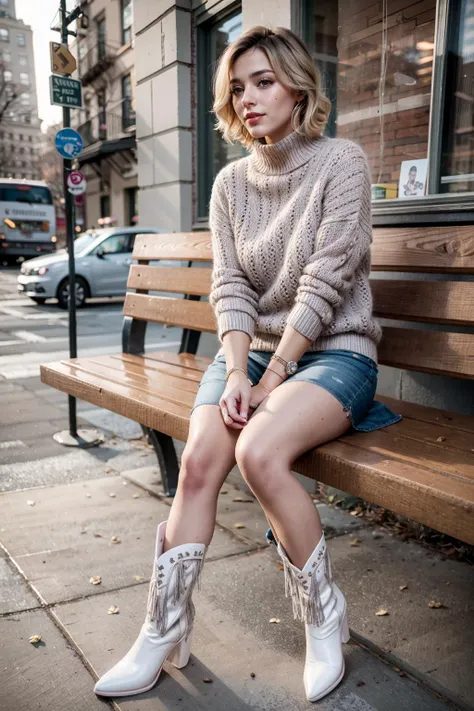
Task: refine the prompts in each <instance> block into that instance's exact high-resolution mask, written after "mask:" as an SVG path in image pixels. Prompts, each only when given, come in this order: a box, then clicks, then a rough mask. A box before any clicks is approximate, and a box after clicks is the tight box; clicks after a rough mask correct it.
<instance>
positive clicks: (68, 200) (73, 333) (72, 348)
mask: <svg viewBox="0 0 474 711" xmlns="http://www.w3.org/2000/svg"><path fill="white" fill-rule="evenodd" d="M60 12H61V42H62V43H63V44H65V45H66V47H67V40H68V31H67V24H66V0H61V7H60ZM70 125H71V109H70V108H68V107H67V106H63V128H69V127H70ZM63 166H64V169H63V180H64V199H65V205H64V207H65V210H66V241H67V250H68V257H69V299H68V305H69V357H70V358H77V327H76V265H75V260H74V200H73V196H72V195H71V193H70V192H69V190H68V185H67V179H68V176H69V173H70V172H71V170H72V160H71V159H70V158H63ZM68 399H69V434H70V435H71V437H74V438H77V415H76V398H75V397H73V396H72V395H68Z"/></svg>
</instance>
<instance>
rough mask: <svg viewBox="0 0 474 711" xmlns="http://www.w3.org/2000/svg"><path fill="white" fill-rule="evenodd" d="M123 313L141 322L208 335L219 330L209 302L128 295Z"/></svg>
mask: <svg viewBox="0 0 474 711" xmlns="http://www.w3.org/2000/svg"><path fill="white" fill-rule="evenodd" d="M123 312H124V314H125V315H126V316H131V317H132V318H136V319H138V320H140V321H153V322H155V323H167V324H170V325H173V326H181V327H182V328H194V329H196V330H198V331H206V332H208V333H215V332H216V330H217V324H216V319H215V317H214V312H213V310H212V307H211V305H210V304H209V302H207V301H188V300H187V299H173V298H166V297H163V296H149V295H148V294H131V293H128V294H127V295H126V296H125V304H124V307H123Z"/></svg>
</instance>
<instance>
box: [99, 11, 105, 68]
mask: <svg viewBox="0 0 474 711" xmlns="http://www.w3.org/2000/svg"><path fill="white" fill-rule="evenodd" d="M105 30H106V28H105V17H102V18H101V19H100V20H97V60H98V61H99V62H101V61H102V60H103V59H104V58H105V40H106V31H105Z"/></svg>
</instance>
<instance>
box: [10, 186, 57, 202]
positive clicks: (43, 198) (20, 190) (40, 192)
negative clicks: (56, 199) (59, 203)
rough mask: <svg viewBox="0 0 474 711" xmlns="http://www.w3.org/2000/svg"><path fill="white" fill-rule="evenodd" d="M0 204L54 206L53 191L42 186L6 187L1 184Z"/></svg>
mask: <svg viewBox="0 0 474 711" xmlns="http://www.w3.org/2000/svg"><path fill="white" fill-rule="evenodd" d="M0 202H26V203H28V204H30V205H52V204H53V198H52V195H51V191H50V190H49V189H48V188H45V187H42V186H41V185H23V184H21V185H5V184H3V185H2V184H1V183H0Z"/></svg>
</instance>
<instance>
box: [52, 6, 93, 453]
mask: <svg viewBox="0 0 474 711" xmlns="http://www.w3.org/2000/svg"><path fill="white" fill-rule="evenodd" d="M59 12H60V15H61V26H60V31H61V43H62V48H63V50H62V57H63V59H64V61H66V60H68V61H69V65H68V66H67V68H66V66H63V67H62V68H61V67H60V68H59V71H62V73H63V74H65V73H66V71H67V72H71V73H72V72H73V71H74V68H75V66H76V61H75V59H74V57H73V56H72V55H71V53H70V52H69V50H68V46H67V40H68V35H69V34H75V33H73V32H72V33H71V32H70V31H69V30H68V25H69V24H70V23H71V22H73V21H74V20H76V19H77V18H78V17H80V16H81V14H83V10H82V7H81V6H78V7H76V9H75V10H73V12H71V13H70V14H69V15H67V11H66V0H60V6H59ZM55 29H56V28H55ZM58 30H59V28H58ZM56 49H57V47H55V50H56ZM51 54H52V59H53V58H54V54H53V52H52V53H51ZM51 64H52V65H53V71H54V69H56V70H58V67H57V66H56V65H55V64H54V62H53V61H52V62H51ZM55 76H56V75H52V76H51V79H50V87H51V103H52V104H54V103H58V102H59V103H60V105H62V107H63V128H62V130H61V131H58V133H57V134H56V148H57V150H58V152H59V153H60V154H61V155H62V156H63V161H64V162H63V181H64V207H65V212H66V240H67V250H68V263H69V298H68V308H69V356H70V358H77V328H76V264H75V259H74V231H75V230H74V199H73V194H72V191H73V189H74V187H77V186H75V185H74V177H73V180H72V184H70V182H71V181H70V180H69V178H70V175H71V171H72V158H73V157H74V155H77V154H78V153H79V152H80V150H81V149H82V139H81V137H80V135H79V134H78V133H77V131H74V130H73V129H71V108H70V106H71V105H72V106H73V107H75V108H81V106H82V95H81V84H80V82H78V81H77V80H65V84H64V83H63V87H65V89H66V91H65V92H63V93H61V92H60V93H59V95H58V96H55V93H54V86H55V79H54V77H55ZM56 85H58V86H61V85H60V83H59V84H58V81H56ZM75 88H76V89H78V92H77V91H75ZM73 176H74V174H73ZM77 176H79V177H82V178H83V177H84V176H82V175H81V174H80V173H76V177H77ZM82 182H83V185H82V187H83V188H84V189H85V183H84V181H82ZM68 401H69V432H68V431H67V430H64V431H62V432H56V434H54V435H53V437H54V439H55V440H56V441H57V442H59V443H60V444H63V445H65V446H67V447H93V446H95V445H97V444H100V443H101V442H103V441H104V435H103V434H102V433H101V432H98V431H97V430H89V429H80V430H79V432H78V431H77V415H76V398H75V397H73V396H72V395H68Z"/></svg>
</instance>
